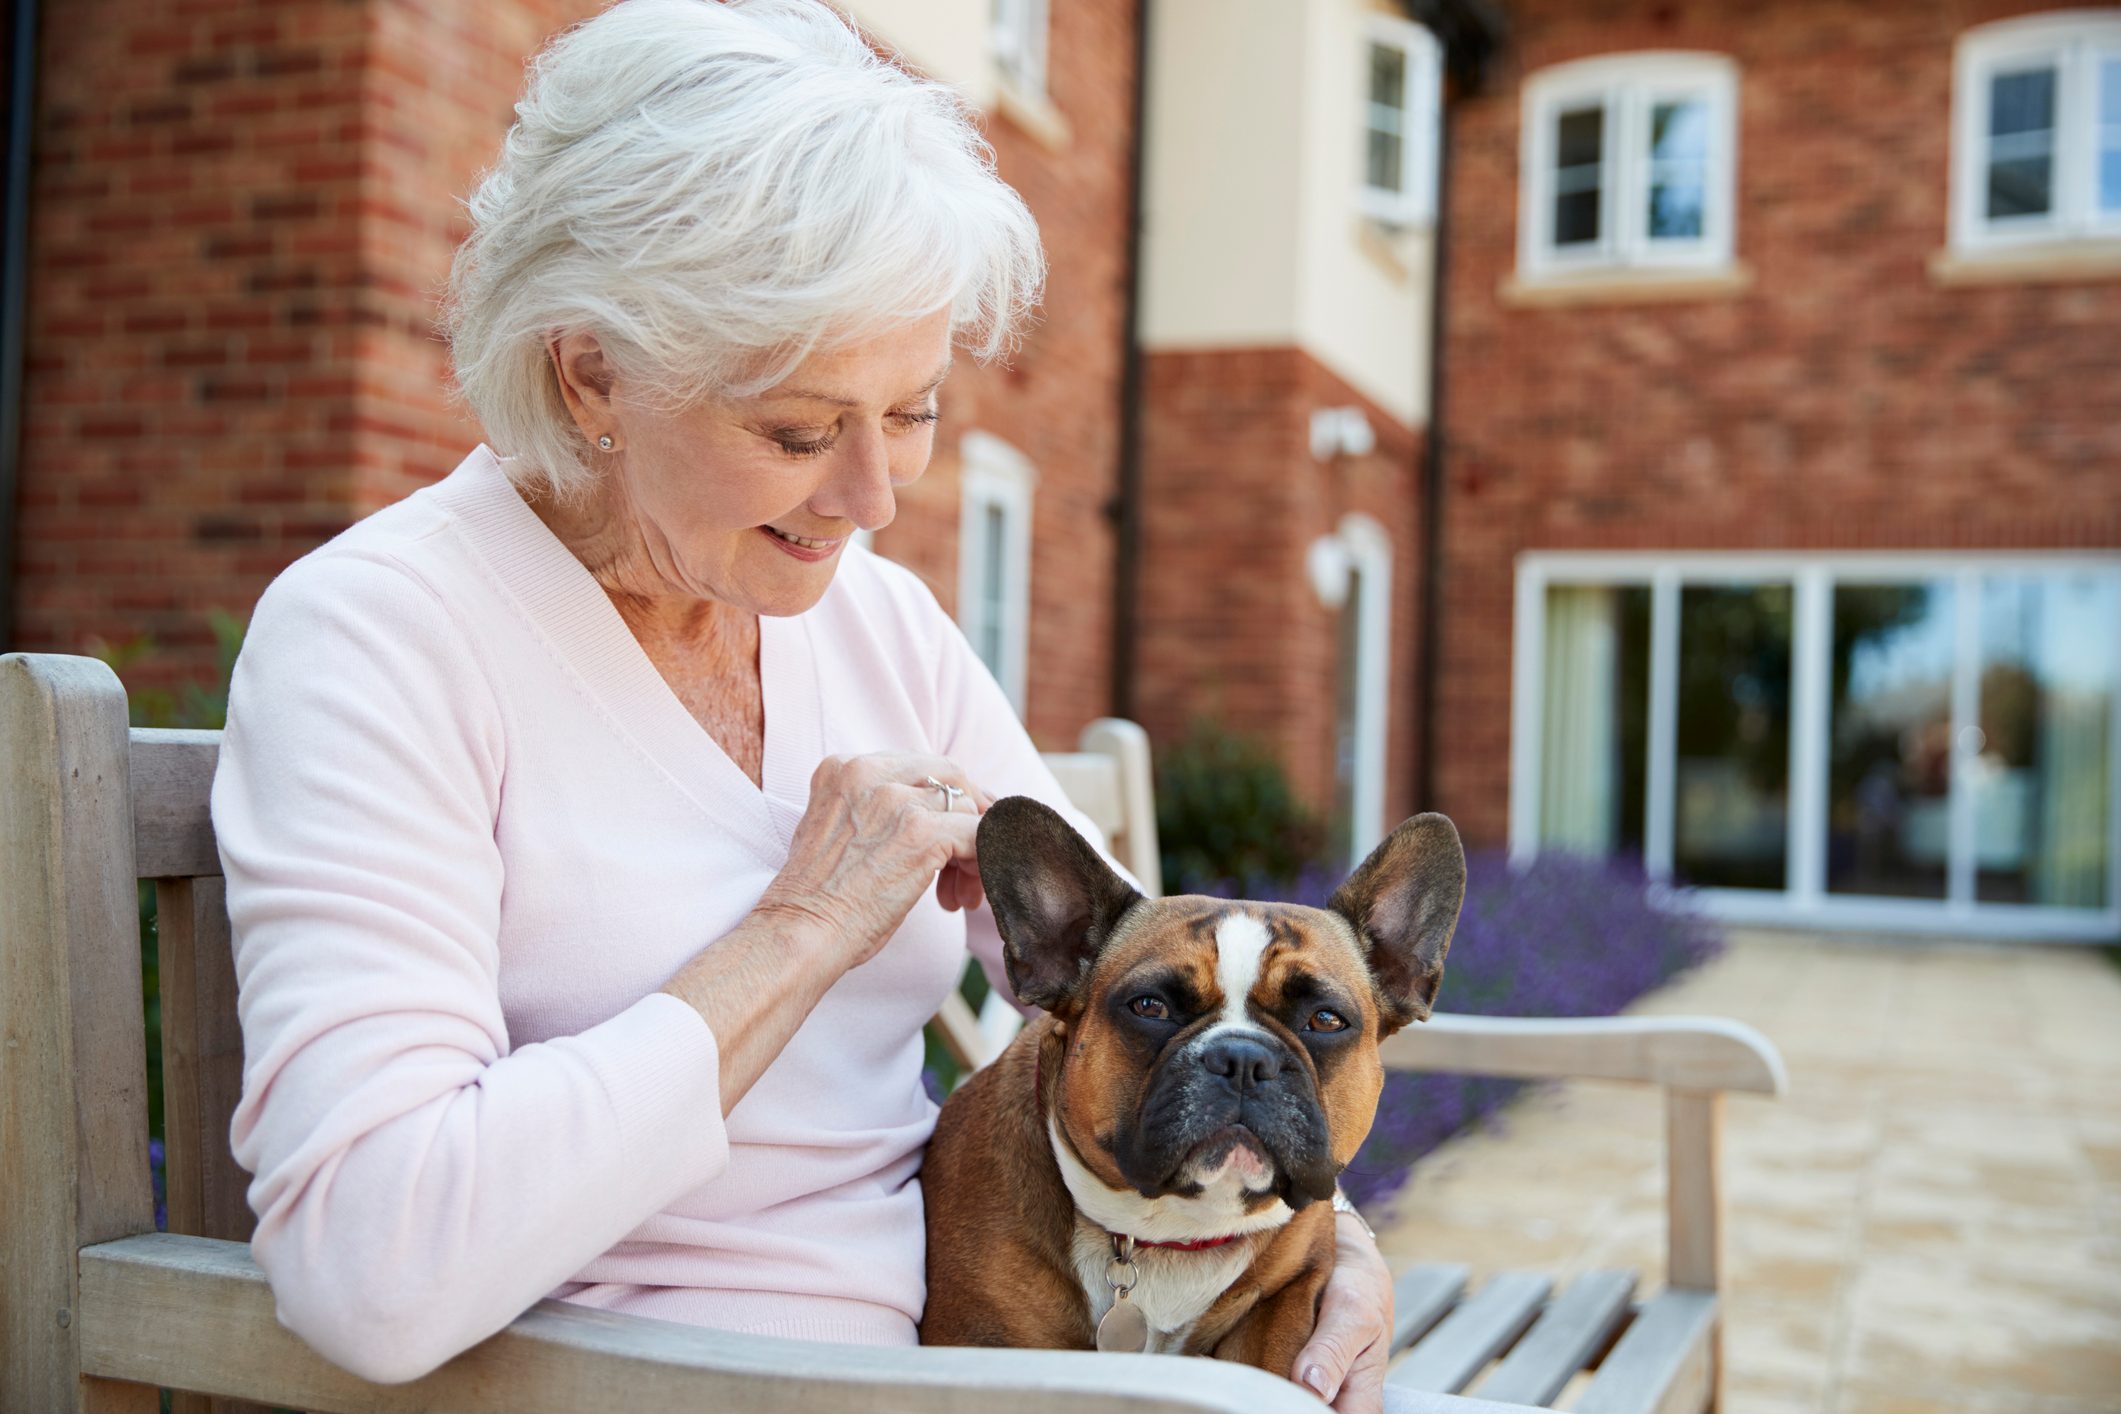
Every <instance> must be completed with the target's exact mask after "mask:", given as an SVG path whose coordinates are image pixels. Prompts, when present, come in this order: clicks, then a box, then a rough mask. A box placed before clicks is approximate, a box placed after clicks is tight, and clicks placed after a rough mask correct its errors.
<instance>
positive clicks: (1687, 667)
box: [1511, 555, 2121, 937]
mask: <svg viewBox="0 0 2121 1414" xmlns="http://www.w3.org/2000/svg"><path fill="white" fill-rule="evenodd" d="M1554 558H1555V559H1556V560H1558V561H1561V563H1560V564H1558V565H1556V566H1554V567H1552V568H1549V567H1547V566H1544V565H1538V564H1534V565H1532V566H1531V567H1530V569H1531V573H1530V574H1529V576H1527V575H1526V574H1525V573H1524V572H1522V571H1521V573H1520V586H1519V587H1520V593H1519V599H1518V606H1519V615H1520V619H1521V621H1524V622H1522V623H1521V628H1520V633H1521V636H1520V639H1519V644H1518V673H1519V676H1520V680H1521V681H1530V682H1532V683H1533V684H1534V685H1535V687H1534V691H1532V692H1530V693H1527V694H1526V696H1525V698H1524V699H1523V700H1521V701H1520V702H1519V703H1518V706H1517V709H1516V710H1517V714H1518V715H1517V718H1516V721H1515V724H1514V727H1513V742H1514V745H1513V756H1514V763H1515V772H1516V774H1515V775H1514V777H1513V787H1512V789H1513V796H1512V811H1511V817H1512V847H1513V850H1515V851H1516V852H1518V853H1519V854H1527V853H1536V852H1538V851H1539V850H1542V849H1561V850H1570V851H1574V852H1578V853H1593V854H1603V855H1617V856H1627V857H1635V858H1638V859H1640V861H1641V862H1642V864H1643V865H1644V866H1645V867H1646V868H1647V869H1648V871H1649V872H1650V873H1651V874H1652V875H1653V876H1657V877H1663V878H1669V879H1672V880H1674V881H1675V882H1678V883H1682V884H1687V885H1691V886H1694V887H1697V888H1699V889H1700V890H1701V891H1702V893H1701V896H1702V897H1703V899H1704V900H1705V901H1707V902H1708V903H1709V905H1710V906H1711V907H1712V908H1714V909H1716V910H1718V911H1721V912H1723V913H1725V914H1726V915H1727V916H1731V917H1741V918H1757V919H1760V920H1762V921H1788V922H1800V921H1805V920H1807V919H1809V920H1812V921H1816V922H1820V923H1823V924H1830V925H1837V926H1838V925H1846V926H1880V927H1900V926H1905V927H1910V928H1924V927H1938V928H1956V927H1969V926H1971V927H1973V928H1974V929H1975V931H1995V932H1998V933H2003V934H2010V933H2013V932H2016V933H2021V934H2025V935H2030V934H2032V933H2043V932H2044V933H2049V934H2052V935H2054V936H2080V937H2095V936H2100V935H2102V934H2104V933H2112V932H2115V931H2121V907H2117V899H2116V894H2117V889H2116V879H2115V874H2116V872H2117V868H2121V866H2117V860H2121V829H2117V813H2116V795H2117V793H2121V792H2117V774H2121V708H2117V702H2121V565H2117V564H2114V563H2110V562H2102V561H2097V560H2090V559H2086V560H2081V561H2075V562H2060V563H2053V564H2040V563H2038V562H2037V561H2033V562H2028V561H2023V560H2020V561H2012V560H2008V559H2005V558H2004V557H2001V556H1995V557H1974V556H1963V557H1959V559H1958V560H1957V561H1951V560H1945V561H1927V562H1925V561H1923V560H1921V559H1920V558H1919V557H1916V556H1911V555H1910V556H1889V555H1871V556H1860V557H1859V556H1852V557H1847V558H1845V559H1842V560H1838V561H1837V560H1836V559H1834V558H1833V557H1827V556H1816V557H1813V556H1791V557H1772V556H1696V557H1672V558H1667V559H1665V560H1664V561H1663V562H1661V563H1659V562H1656V561H1649V562H1645V559H1644V558H1642V557H1628V556H1614V557H1599V556H1566V557H1563V556H1556V557H1554ZM1526 631H1529V632H1530V635H1531V637H1530V639H1529V641H1528V640H1527V638H1525V637H1524V636H1522V635H1523V634H1524V633H1525V632H1526Z"/></svg>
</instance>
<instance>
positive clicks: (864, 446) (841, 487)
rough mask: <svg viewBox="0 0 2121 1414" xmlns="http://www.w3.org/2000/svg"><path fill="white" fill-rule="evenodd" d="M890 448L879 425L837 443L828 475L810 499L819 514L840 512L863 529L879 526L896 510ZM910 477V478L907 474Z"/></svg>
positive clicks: (811, 504) (838, 514) (894, 481)
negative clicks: (837, 448)
mask: <svg viewBox="0 0 2121 1414" xmlns="http://www.w3.org/2000/svg"><path fill="white" fill-rule="evenodd" d="M893 452H894V448H893V447H892V445H891V440H890V439H889V438H888V437H886V436H885V435H884V433H883V431H882V429H881V428H873V427H872V428H869V429H866V431H865V432H864V433H863V434H862V435H860V436H856V437H849V438H847V439H845V440H844V441H843V442H842V443H841V448H840V455H839V456H837V457H835V458H834V459H833V460H834V466H833V468H832V475H831V476H830V477H829V478H828V479H827V480H826V482H825V484H824V485H823V486H821V487H819V488H818V494H817V495H816V496H813V497H812V498H811V500H810V508H811V509H812V510H814V511H816V512H818V513H819V514H820V515H827V516H835V517H837V516H844V517H845V518H847V519H848V520H851V521H853V522H854V523H855V524H856V525H858V526H860V527H861V528H862V529H863V530H882V529H883V528H884V527H885V526H887V525H889V524H891V520H892V517H893V516H895V515H896V514H897V513H898V498H897V496H896V494H895V493H894V491H893V487H894V486H896V485H897V484H899V483H898V480H897V478H896V477H895V476H894V470H895V468H894V467H893V465H892V460H893ZM907 479H908V480H910V479H911V478H910V477H909V478H907Z"/></svg>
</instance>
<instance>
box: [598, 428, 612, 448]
mask: <svg viewBox="0 0 2121 1414" xmlns="http://www.w3.org/2000/svg"><path fill="white" fill-rule="evenodd" d="M597 445H598V446H599V447H602V448H603V449H604V450H605V451H607V452H608V451H610V450H611V434H610V433H609V432H606V433H605V434H604V435H603V436H601V437H599V438H597Z"/></svg>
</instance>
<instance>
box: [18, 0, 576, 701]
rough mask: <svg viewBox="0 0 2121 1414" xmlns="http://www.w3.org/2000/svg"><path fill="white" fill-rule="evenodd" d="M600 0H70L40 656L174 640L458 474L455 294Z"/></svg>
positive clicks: (28, 533) (48, 230) (43, 43)
mask: <svg viewBox="0 0 2121 1414" xmlns="http://www.w3.org/2000/svg"><path fill="white" fill-rule="evenodd" d="M594 8H595V7H594V6H592V5H585V4H579V3H578V4H571V5H570V4H563V3H559V2H558V0H546V3H535V4H534V3H519V4H516V5H512V6H499V5H480V4H477V3H475V0H452V3H449V4H441V3H413V2H412V0H369V2H368V3H364V4H333V5H303V6H284V5H272V4H268V3H264V0H225V3H203V2H202V0H190V3H169V2H168V0H75V2H74V3H69V4H66V5H51V6H46V7H45V9H44V11H43V14H44V30H43V33H42V34H41V36H40V60H39V75H38V83H39V89H40V91H39V95H38V98H39V105H38V108H39V111H38V132H37V142H38V147H37V155H36V160H37V165H36V173H35V184H34V191H33V196H32V221H33V225H32V231H31V248H30V265H31V274H30V309H29V329H28V337H27V348H28V367H27V377H26V380H25V392H24V405H25V419H24V446H23V477H22V488H21V499H20V516H21V522H20V531H19V535H20V545H21V563H20V571H19V579H18V584H17V593H18V609H17V623H16V646H21V647H26V648H47V649H58V650H64V651H80V650H81V649H83V648H84V647H86V646H87V645H88V644H89V643H90V642H91V641H92V640H93V639H96V638H103V639H106V640H109V641H114V642H115V641H124V640H127V639H130V638H132V637H134V636H135V635H138V634H143V633H144V634H150V635H152V636H153V638H154V639H155V641H156V642H157V643H158V644H159V645H160V646H161V647H162V649H163V651H162V652H161V653H159V654H158V655H157V656H156V657H155V658H154V659H152V660H150V661H148V662H146V663H144V664H142V665H141V666H140V667H139V668H137V669H136V670H134V672H133V673H132V674H130V676H131V677H132V679H133V684H134V685H135V686H142V685H148V684H155V683H162V684H167V683H173V682H179V681H187V680H194V679H199V678H203V677H204V676H205V675H206V674H207V672H208V671H209V669H210V668H211V664H212V658H211V635H210V634H209V632H208V629H207V625H206V620H205V616H204V611H205V610H206V609H207V608H209V607H221V608H226V609H229V610H231V611H233V612H236V613H238V614H243V613H247V612H248V610H249V606H250V605H251V603H252V602H254V601H255V599H256V597H257V595H258V593H259V591H260V590H262V589H263V587H264V586H265V584H266V583H267V582H268V581H269V580H270V579H271V578H272V576H273V575H275V574H276V573H278V572H279V570H280V569H281V568H283V567H284V566H285V565H286V564H287V563H289V562H290V561H292V560H293V559H295V558H296V557H298V556H299V555H301V554H302V553H304V552H305V551H307V550H308V549H310V548H311V547H313V546H315V545H316V544H318V543H320V542H321V541H323V540H326V539H329V538H330V537H331V536H332V535H334V534H336V533H337V532H338V531H339V530H341V529H343V528H344V527H345V526H346V525H347V524H349V523H350V522H351V521H352V520H353V519H355V518H357V517H358V516H360V515H363V514H366V513H367V512H368V511H371V510H374V509H376V508H377V507H378V506H381V505H383V504H386V503H387V502H389V501H391V500H394V499H396V498H397V497H399V496H402V495H403V494H405V493H406V492H407V491H409V490H411V489H413V488H414V487H415V486H418V485H420V484H423V483H424V482H426V481H429V480H432V479H434V478H435V477H437V476H439V475H441V474H443V473H445V472H446V471H447V470H448V469H449V468H450V467H451V466H453V465H454V464H455V463H456V461H457V460H458V458H459V457H461V455H462V453H463V450H464V449H465V448H466V447H468V446H469V445H470V443H471V442H472V441H473V440H475V439H476V437H477V435H478V434H477V429H476V427H475V426H474V425H473V424H472V423H471V422H470V421H469V420H467V419H464V418H462V417H460V416H457V415H455V414H453V413H451V412H450V411H449V410H448V409H447V408H446V406H445V404H444V401H443V396H442V392H441V389H442V379H443V368H444V362H443V350H442V347H441V345H440V344H439V343H437V342H436V341H435V339H434V338H433V336H432V332H431V320H432V315H433V301H432V298H431V292H432V290H433V288H434V287H435V286H436V285H437V283H438V282H439V281H440V279H441V277H442V275H443V273H444V272H445V271H446V269H447V266H448V259H449V252H450V250H451V248H452V246H453V244H454V241H455V239H456V238H457V236H458V234H459V233H460V229H459V222H458V208H457V207H456V205H455V198H456V197H458V196H459V195H461V194H462V193H464V192H465V191H466V190H468V188H469V186H470V183H471V181H472V179H473V176H474V174H475V173H476V172H477V170H478V168H479V166H480V165H481V164H482V163H484V162H485V161H487V160H489V159H490V157H491V155H492V151H493V148H494V146H495V144H496V143H497V142H498V140H499V138H500V135H501V133H502V132H503V131H504V130H505V128H506V125H507V122H508V119H509V117H510V108H511V105H512V104H513V102H514V99H515V96H516V92H517V89H518V87H519V86H520V83H521V63H522V57H523V55H525V54H527V53H528V52H530V51H532V50H533V49H535V48H536V47H537V45H538V44H539V43H540V42H541V40H542V39H543V37H544V36H545V35H546V34H547V33H549V32H550V31H551V30H553V29H555V28H557V27H558V26H559V25H560V24H561V23H563V22H564V21H565V20H567V19H568V18H571V17H572V15H574V14H579V13H589V12H591V11H592V10H593V9H594Z"/></svg>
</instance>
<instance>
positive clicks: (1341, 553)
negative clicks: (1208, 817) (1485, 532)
mask: <svg viewBox="0 0 2121 1414" xmlns="http://www.w3.org/2000/svg"><path fill="white" fill-rule="evenodd" d="M1306 569H1307V570H1308V572H1309V575H1310V579H1311V586H1312V588H1313V589H1314V590H1315V591H1316V592H1317V593H1318V596H1319V599H1320V601H1321V602H1323V603H1324V604H1325V606H1326V607H1327V608H1328V609H1332V610H1334V611H1336V612H1337V614H1338V616H1339V623H1338V625H1337V629H1336V647H1335V653H1334V664H1335V670H1334V708H1333V723H1334V734H1333V815H1332V819H1331V822H1330V825H1331V836H1332V841H1331V844H1332V849H1333V852H1334V853H1335V854H1336V855H1338V856H1340V857H1341V858H1343V859H1346V860H1348V861H1349V867H1350V868H1353V867H1354V866H1355V865H1357V864H1360V863H1361V862H1362V860H1363V858H1364V857H1365V856H1366V855H1368V854H1369V852H1370V851H1371V850H1372V849H1375V848H1376V847H1377V844H1378V842H1379V841H1380V840H1382V839H1383V838H1384V837H1385V828H1386V826H1387V824H1388V823H1389V822H1388V821H1387V820H1386V819H1385V780H1386V778H1387V769H1386V761H1385V750H1386V736H1387V728H1388V723H1389V720H1390V717H1391V711H1392V686H1391V684H1392V537H1391V535H1390V534H1389V533H1388V532H1387V531H1386V530H1385V528H1384V527H1383V526H1382V525H1380V524H1378V523H1377V522H1376V521H1375V520H1373V519H1371V518H1370V517H1369V516H1366V515H1362V514H1360V513H1352V512H1351V513H1350V514H1348V515H1345V516H1343V517H1341V521H1340V525H1339V527H1338V528H1337V529H1336V530H1335V531H1334V533H1333V534H1331V535H1325V536H1321V537H1319V539H1317V540H1315V541H1313V542H1312V544H1311V548H1310V550H1309V552H1308V554H1307V556H1306Z"/></svg>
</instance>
